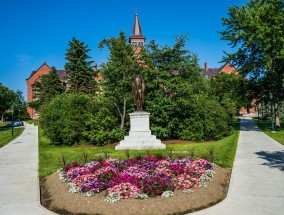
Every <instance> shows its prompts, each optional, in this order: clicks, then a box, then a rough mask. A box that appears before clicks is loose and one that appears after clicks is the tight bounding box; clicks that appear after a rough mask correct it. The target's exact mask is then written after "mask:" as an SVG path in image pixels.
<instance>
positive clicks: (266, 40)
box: [220, 0, 284, 126]
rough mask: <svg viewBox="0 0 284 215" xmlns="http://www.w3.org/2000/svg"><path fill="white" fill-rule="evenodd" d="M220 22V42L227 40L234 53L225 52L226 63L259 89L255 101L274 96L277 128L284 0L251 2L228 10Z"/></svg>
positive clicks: (283, 91)
mask: <svg viewBox="0 0 284 215" xmlns="http://www.w3.org/2000/svg"><path fill="white" fill-rule="evenodd" d="M222 21H223V25H224V26H225V27H226V28H225V30H223V31H221V32H220V33H221V39H223V40H228V41H230V45H231V46H232V47H233V48H235V50H236V51H235V52H234V53H231V54H228V53H227V56H226V57H225V60H226V61H232V62H233V64H234V65H236V66H237V67H239V69H240V71H241V73H243V74H244V75H245V76H247V77H248V79H249V80H250V81H251V82H252V83H253V85H256V86H259V87H260V88H259V89H257V91H258V92H260V93H259V94H258V95H257V98H256V99H259V100H262V99H263V98H267V97H268V95H269V93H271V94H272V95H273V99H272V100H271V101H270V102H272V103H273V105H274V106H275V110H276V112H275V113H276V118H277V119H278V120H277V122H278V123H277V124H278V126H280V122H279V110H280V109H281V104H282V103H283V102H282V101H283V100H284V87H283V79H284V2H283V0H250V1H248V3H247V4H246V5H243V6H241V7H239V6H233V7H229V13H228V17H226V18H222ZM254 89H255V88H254ZM251 90H252V89H251ZM254 94H256V93H254ZM266 100H267V99H266Z"/></svg>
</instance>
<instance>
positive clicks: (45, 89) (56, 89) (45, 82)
mask: <svg viewBox="0 0 284 215" xmlns="http://www.w3.org/2000/svg"><path fill="white" fill-rule="evenodd" d="M32 87H33V91H34V92H35V95H34V99H35V101H33V102H31V103H29V106H32V107H33V108H35V109H36V110H39V108H40V106H41V105H42V104H44V103H46V102H50V101H51V100H52V99H53V98H54V97H55V96H56V95H59V94H62V93H63V92H64V91H65V87H64V84H63V83H62V81H61V80H60V77H59V75H58V74H57V71H56V68H55V67H54V66H53V67H51V71H50V72H49V73H48V74H46V75H43V76H42V77H41V80H40V81H37V82H35V83H34V84H33V85H32Z"/></svg>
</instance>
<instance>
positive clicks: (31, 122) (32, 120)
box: [25, 119, 38, 125]
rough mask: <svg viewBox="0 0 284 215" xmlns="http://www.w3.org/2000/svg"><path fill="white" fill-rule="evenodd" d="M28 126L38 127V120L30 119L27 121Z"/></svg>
mask: <svg viewBox="0 0 284 215" xmlns="http://www.w3.org/2000/svg"><path fill="white" fill-rule="evenodd" d="M25 122H26V123H28V124H35V125H38V119H29V120H26V121H25Z"/></svg>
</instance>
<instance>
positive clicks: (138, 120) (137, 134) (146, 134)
mask: <svg viewBox="0 0 284 215" xmlns="http://www.w3.org/2000/svg"><path fill="white" fill-rule="evenodd" d="M129 115H130V131H129V135H128V136H125V137H124V140H122V141H120V143H119V144H118V145H117V146H116V147H115V150H123V149H132V150H147V149H165V148H166V145H165V144H163V143H161V140H159V139H157V138H156V136H155V135H151V130H150V120H149V116H150V113H147V112H134V113H131V114H129Z"/></svg>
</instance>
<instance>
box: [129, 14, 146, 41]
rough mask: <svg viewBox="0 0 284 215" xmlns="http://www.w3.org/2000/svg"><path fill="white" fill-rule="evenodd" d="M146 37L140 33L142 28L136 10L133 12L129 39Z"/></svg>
mask: <svg viewBox="0 0 284 215" xmlns="http://www.w3.org/2000/svg"><path fill="white" fill-rule="evenodd" d="M134 38H135V39H146V37H144V36H143V34H142V28H141V26H140V22H139V18H138V12H136V14H135V18H134V24H133V29H132V35H131V36H130V38H129V41H130V39H134Z"/></svg>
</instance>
